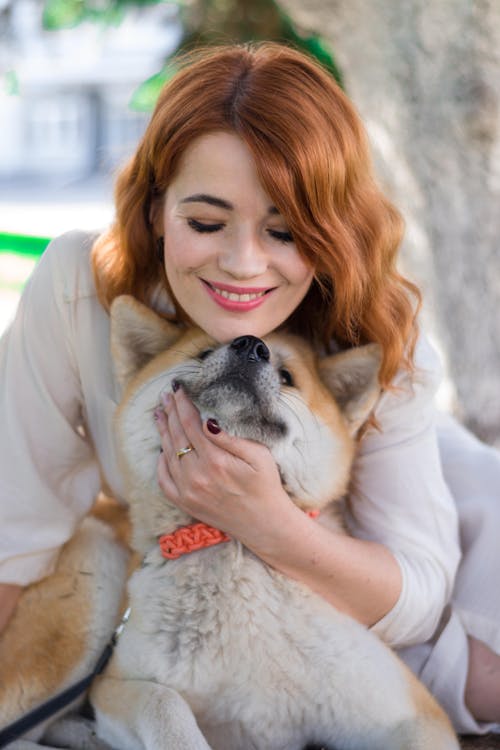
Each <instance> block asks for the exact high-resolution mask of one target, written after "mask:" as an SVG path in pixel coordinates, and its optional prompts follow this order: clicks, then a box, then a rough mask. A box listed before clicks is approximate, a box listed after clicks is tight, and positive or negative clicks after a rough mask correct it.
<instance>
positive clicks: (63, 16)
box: [42, 0, 86, 31]
mask: <svg viewBox="0 0 500 750" xmlns="http://www.w3.org/2000/svg"><path fill="white" fill-rule="evenodd" d="M85 15H86V7H85V1H84V0H46V1H45V6H44V8H43V15H42V23H43V28H44V29H47V30H48V31H55V30H57V29H71V28H73V27H74V26H77V25H78V24H79V23H80V22H81V21H83V19H84V18H85Z"/></svg>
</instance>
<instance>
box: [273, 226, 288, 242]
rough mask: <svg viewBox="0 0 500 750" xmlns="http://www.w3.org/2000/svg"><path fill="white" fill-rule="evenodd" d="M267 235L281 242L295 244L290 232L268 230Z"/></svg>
mask: <svg viewBox="0 0 500 750" xmlns="http://www.w3.org/2000/svg"><path fill="white" fill-rule="evenodd" d="M267 233H268V234H269V235H270V236H271V237H272V238H273V239H275V240H278V241H279V242H293V237H292V235H291V234H290V232H280V231H279V230H278V229H268V230H267Z"/></svg>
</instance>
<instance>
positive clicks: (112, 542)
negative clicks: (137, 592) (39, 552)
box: [0, 499, 129, 738]
mask: <svg viewBox="0 0 500 750" xmlns="http://www.w3.org/2000/svg"><path fill="white" fill-rule="evenodd" d="M105 506H107V507H105ZM99 515H101V516H102V515H103V516H106V517H107V518H108V520H111V519H112V523H113V525H114V526H115V527H117V528H118V527H120V526H121V532H120V533H125V528H126V525H127V522H126V520H125V518H124V515H123V511H122V510H120V509H118V508H117V507H115V504H114V502H112V501H111V500H108V501H104V500H103V499H102V500H101V502H100V506H99V508H97V509H96V516H99ZM128 558H129V553H128V551H127V549H126V545H125V544H124V543H123V542H119V541H117V540H116V539H115V538H114V532H113V529H112V527H111V526H109V525H108V523H106V524H104V523H103V522H102V521H100V520H98V519H97V517H96V518H90V517H89V518H88V519H86V520H85V521H84V522H83V523H82V525H81V526H80V528H79V529H78V530H77V532H76V534H75V535H74V537H73V538H72V539H71V540H70V541H69V542H68V543H67V544H66V545H65V546H64V547H63V549H62V550H61V553H60V555H59V558H58V561H57V565H56V569H55V571H54V573H52V574H51V575H49V576H47V577H46V578H44V579H43V580H41V581H39V582H37V583H34V584H32V585H31V586H28V587H27V588H26V589H25V590H24V591H23V593H22V594H21V598H20V600H19V602H18V605H17V608H16V610H15V612H14V615H13V616H12V618H11V620H10V621H9V624H8V626H7V628H6V630H5V631H4V632H3V633H2V636H1V637H0V664H1V681H0V727H4V726H6V725H7V724H10V723H11V722H12V721H15V720H16V719H18V718H19V717H20V716H22V715H23V714H24V713H27V712H28V711H30V710H31V709H32V708H35V707H36V706H37V705H39V704H40V703H42V702H44V701H45V700H47V699H48V698H50V697H52V696H53V695H55V694H57V693H59V692H60V691H61V690H62V689H64V688H65V687H68V686H69V685H71V684H73V683H74V682H76V681H77V680H79V679H81V678H82V677H84V676H85V675H86V674H87V673H88V672H90V671H91V669H92V668H93V667H94V664H95V662H96V660H97V657H98V656H99V654H100V652H101V651H102V649H103V648H104V645H105V643H106V642H107V640H108V639H109V637H110V635H111V633H112V631H113V628H114V627H115V625H116V622H117V619H118V615H119V611H120V600H121V598H122V592H123V590H124V583H125V579H126V572H127V560H128ZM46 723H47V722H46ZM42 730H43V727H42V726H40V727H38V728H37V729H36V730H34V731H33V737H35V738H37V737H39V736H41V733H42Z"/></svg>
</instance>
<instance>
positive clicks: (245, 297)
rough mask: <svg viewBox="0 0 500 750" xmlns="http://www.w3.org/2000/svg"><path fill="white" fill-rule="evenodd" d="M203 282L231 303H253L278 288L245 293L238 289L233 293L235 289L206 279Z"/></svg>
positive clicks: (249, 290) (250, 290) (253, 290)
mask: <svg viewBox="0 0 500 750" xmlns="http://www.w3.org/2000/svg"><path fill="white" fill-rule="evenodd" d="M201 280H202V281H203V283H204V284H205V285H206V286H207V287H208V288H209V289H210V290H211V291H212V292H214V294H218V295H219V296H220V297H222V298H223V299H226V300H228V301H230V302H253V301H255V300H258V299H261V298H262V297H264V296H265V295H266V294H269V292H272V291H273V289H275V288H276V287H269V288H268V289H248V290H247V289H245V290H244V291H243V289H241V290H240V289H238V291H233V288H231V287H228V288H225V287H220V286H218V285H216V284H212V283H211V282H210V281H206V279H201Z"/></svg>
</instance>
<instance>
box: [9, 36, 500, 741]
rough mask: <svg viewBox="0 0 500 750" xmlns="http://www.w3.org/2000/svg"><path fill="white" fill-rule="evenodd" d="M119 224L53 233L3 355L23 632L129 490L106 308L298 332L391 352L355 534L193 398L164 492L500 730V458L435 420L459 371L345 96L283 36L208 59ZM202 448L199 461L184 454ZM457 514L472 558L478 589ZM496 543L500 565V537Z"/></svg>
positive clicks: (175, 415) (156, 139)
mask: <svg viewBox="0 0 500 750" xmlns="http://www.w3.org/2000/svg"><path fill="white" fill-rule="evenodd" d="M116 210H117V214H116V221H115V223H114V225H113V227H112V228H111V229H110V230H109V231H108V232H107V233H105V234H103V235H101V236H99V237H97V238H95V237H91V236H88V235H84V234H82V233H72V234H70V235H67V236H64V237H62V238H60V239H58V240H56V241H55V242H54V243H52V245H51V247H50V248H49V249H48V250H47V252H46V253H45V255H44V257H43V258H42V260H41V262H40V264H39V266H38V267H37V269H36V271H35V273H34V274H33V277H32V279H31V280H30V282H29V284H28V285H27V288H26V291H25V294H24V296H23V299H22V301H21V304H20V306H19V311H18V314H17V317H16V319H15V321H14V322H13V324H12V326H11V327H10V329H9V330H8V331H7V333H6V334H5V336H4V339H3V341H2V348H1V360H0V361H1V368H2V369H1V372H2V377H3V383H4V388H3V389H2V400H3V403H2V415H3V419H2V426H1V430H0V461H1V463H2V471H1V473H0V476H1V479H0V486H1V492H0V502H1V503H2V510H1V513H2V531H1V535H2V544H1V556H2V559H1V561H0V580H2V581H4V585H3V586H2V589H1V597H2V599H1V604H2V606H1V608H0V611H1V612H2V613H3V620H4V626H5V622H6V621H7V619H8V617H9V614H10V613H11V612H12V611H13V609H14V607H15V603H16V601H17V597H18V595H19V591H20V589H21V587H22V586H24V585H26V584H28V583H30V582H32V581H35V580H38V579H40V578H42V577H44V576H46V575H48V574H49V573H50V572H51V570H52V569H53V566H54V563H55V560H56V558H57V551H58V549H59V547H60V546H61V545H62V544H63V543H64V542H65V541H66V540H67V539H68V538H69V537H70V536H71V534H72V532H73V530H74V529H75V527H76V525H77V523H78V522H79V521H80V520H81V518H82V517H83V516H84V515H85V513H86V512H87V511H88V510H89V508H90V506H91V504H92V501H93V498H94V497H95V494H96V493H97V491H98V489H99V487H100V486H101V482H102V478H103V479H104V481H105V483H106V484H107V485H108V486H109V487H110V488H111V490H112V492H113V493H114V494H115V495H116V496H118V497H119V496H120V494H121V483H120V475H119V471H118V469H117V466H116V458H115V452H114V447H113V437H112V415H113V411H114V408H115V405H116V401H117V399H118V398H119V396H118V394H117V391H116V384H115V381H114V378H113V375H112V367H111V360H110V354H109V319H108V315H107V309H108V308H109V304H110V303H111V301H112V300H113V299H114V297H115V296H117V295H118V294H122V293H128V294H133V295H135V296H136V297H137V298H138V299H140V300H141V301H143V302H146V303H147V304H148V305H150V306H151V307H153V308H155V309H157V310H158V311H160V312H163V313H165V314H170V315H173V316H174V317H175V319H177V320H178V321H179V324H181V325H182V324H185V323H191V322H193V323H195V324H197V325H200V326H201V327H202V328H204V329H205V330H206V331H207V332H208V333H210V334H211V335H212V336H214V337H215V338H216V339H217V340H219V341H228V340H231V339H233V338H235V337H236V336H239V335H242V334H253V335H256V336H265V335H266V334H267V333H269V332H270V331H271V330H273V329H275V328H277V327H279V326H282V325H284V326H287V327H288V328H290V329H292V330H294V331H296V332H297V333H300V334H302V335H305V336H307V337H308V338H309V339H311V340H312V341H314V342H315V343H316V345H317V347H318V348H319V349H321V348H329V347H331V346H332V345H335V346H340V347H350V346H355V345H358V344H361V343H364V342H367V341H376V342H378V343H379V344H380V346H381V348H382V351H383V361H382V367H381V373H380V380H381V384H382V386H383V388H384V391H383V394H382V396H381V398H380V400H379V403H378V405H377V407H376V409H375V412H374V420H373V424H374V425H376V426H377V428H375V427H374V426H371V427H369V428H368V429H367V430H366V431H365V433H364V435H363V436H362V438H361V440H360V444H359V452H358V458H357V460H356V463H355V466H354V474H353V483H352V491H351V493H350V496H349V503H348V522H349V524H350V527H351V529H352V532H353V536H352V537H345V538H344V537H340V538H339V537H337V536H333V535H332V534H331V533H330V532H329V531H328V530H327V528H325V526H323V525H322V524H321V523H318V522H314V521H312V520H311V519H309V518H307V517H306V516H305V515H304V514H303V513H300V512H299V511H297V510H296V509H295V506H294V505H293V504H292V503H291V502H290V501H289V499H288V497H287V495H286V493H285V492H284V491H283V489H282V488H281V486H280V483H279V481H278V477H277V471H276V468H275V466H274V463H273V461H272V459H271V456H270V454H269V453H268V452H267V451H265V450H262V448H261V447H260V446H256V445H255V444H253V443H251V442H249V441H244V440H234V439H233V438H231V439H229V438H228V436H227V435H225V434H224V433H223V432H221V431H220V429H219V428H218V426H217V424H213V423H209V424H201V423H200V418H199V415H198V413H197V412H196V410H195V409H194V407H193V405H192V404H191V403H190V402H189V400H188V399H187V397H186V395H185V394H184V393H183V392H182V390H181V389H178V390H177V391H176V392H175V393H172V394H171V396H170V397H169V398H168V399H167V400H166V403H165V410H164V412H163V413H160V414H159V415H158V429H159V431H160V435H161V441H162V448H163V452H162V453H161V455H160V457H159V463H158V480H159V483H160V486H161V487H162V489H163V490H164V492H165V493H166V494H167V495H168V496H169V498H171V499H172V500H173V501H174V502H176V503H178V504H179V505H180V506H182V507H183V508H185V509H186V510H187V511H188V512H190V513H191V514H192V515H193V516H195V517H196V518H199V519H200V520H202V521H204V522H206V523H209V524H211V525H213V526H217V527H219V528H221V529H223V530H225V531H226V532H228V533H229V534H230V535H231V536H234V537H236V538H238V539H240V540H241V541H242V542H243V543H244V544H245V545H246V546H248V547H249V548H250V549H252V550H253V551H254V552H255V553H256V554H257V555H258V556H260V557H261V558H262V559H263V560H265V561H266V562H268V563H269V564H270V565H273V566H274V567H276V568H277V569H279V570H280V571H282V572H283V573H285V574H287V575H290V576H292V577H294V578H297V579H298V580H301V581H303V582H304V583H306V584H307V585H309V586H310V587H311V588H313V589H314V590H316V591H317V592H318V593H319V594H320V595H322V596H323V597H324V598H325V599H327V600H328V601H330V602H331V603H332V604H334V605H335V606H336V607H338V608H339V609H341V610H343V611H345V612H348V613H349V614H350V615H352V616H353V617H355V618H356V619H358V620H359V621H361V622H362V623H364V624H366V625H367V626H369V627H372V628H374V630H375V631H376V632H377V633H379V634H380V636H381V637H382V638H384V639H385V640H387V641H388V642H389V643H391V644H392V645H393V646H394V647H396V648H399V649H401V653H402V655H403V657H404V658H405V659H406V660H407V661H408V662H409V663H410V664H411V666H412V668H413V669H415V671H416V672H417V673H420V674H421V676H422V678H423V679H424V680H425V681H426V682H427V684H428V685H429V686H430V688H431V690H432V691H433V692H434V693H435V694H436V695H437V697H438V699H439V700H440V701H441V702H442V703H443V705H444V707H445V708H446V709H447V710H448V711H449V713H450V715H451V718H452V719H453V721H454V723H455V726H456V728H457V729H458V730H459V731H468V732H481V731H486V730H488V729H491V728H492V727H491V725H490V724H489V723H485V722H497V721H498V722H500V678H498V675H499V674H500V667H499V665H500V657H498V656H497V655H496V653H495V652H497V653H498V652H499V651H500V638H499V635H498V632H499V630H500V629H499V627H498V615H495V606H494V605H495V603H496V602H495V599H494V598H493V595H494V594H495V593H496V592H495V591H489V589H488V586H487V585H482V586H481V589H482V590H481V591H478V588H479V587H478V586H477V585H471V584H470V581H471V580H472V581H474V582H477V580H478V575H479V571H478V561H477V552H476V550H477V547H478V546H479V547H482V546H483V539H486V538H487V534H488V529H491V528H493V527H494V521H495V518H496V516H494V515H492V514H493V513H494V512H495V513H496V514H497V515H498V510H496V511H495V510H494V507H493V499H494V496H491V492H490V494H489V495H488V486H490V485H492V484H495V478H497V477H499V476H500V461H499V458H498V455H496V454H495V453H494V452H493V451H491V450H490V449H488V448H486V447H484V446H480V444H479V443H478V442H477V441H475V440H474V439H473V438H472V437H471V436H469V435H467V434H466V433H465V432H461V430H460V428H459V427H458V426H456V425H454V424H452V423H449V422H448V423H446V424H445V425H444V426H443V427H442V428H439V430H437V428H436V421H437V416H436V413H435V409H434V406H433V402H432V399H433V394H434V392H435V390H436V387H437V384H438V382H439V372H438V370H439V368H438V365H437V363H436V360H435V356H434V354H433V352H432V351H431V349H430V347H429V345H428V344H427V343H426V341H425V339H424V338H423V337H419V336H418V332H417V324H416V313H417V309H418V303H419V296H418V292H417V290H416V289H415V288H414V287H413V285H411V284H410V283H409V282H408V281H406V280H405V279H403V278H402V277H401V276H400V275H399V274H398V273H397V271H396V269H395V258H396V253H397V248H398V245H399V242H400V239H401V232H402V222H401V219H400V217H399V215H398V213H397V211H396V210H395V209H394V208H393V207H392V206H391V205H390V204H389V203H388V201H387V200H386V199H385V198H384V197H383V196H382V195H381V193H380V192H379V190H378V188H377V187H376V185H375V183H374V180H373V177H372V172H371V166H370V160H369V155H368V150H367V145H366V142H365V136H364V133H363V130H362V126H361V124H360V121H359V119H358V117H357V115H356V113H355V112H354V110H353V107H352V105H351V104H350V103H349V101H348V100H347V99H346V97H345V95H343V93H342V92H341V91H340V89H339V88H338V86H337V85H336V84H335V82H334V81H333V80H332V79H331V77H330V76H329V75H328V74H327V73H325V72H324V71H323V70H322V69H321V68H320V67H319V66H318V65H317V64H315V63H314V62H312V61H311V60H309V59H308V58H306V57H304V56H303V55H302V54H300V53H298V52H295V51H292V50H290V49H287V48H285V47H282V46H279V45H270V44H266V45H262V46H256V47H227V48H220V49H216V50H212V51H206V52H203V53H201V54H199V55H198V56H195V57H194V59H193V60H190V61H189V62H188V63H187V64H185V65H184V66H182V67H181V70H180V72H179V73H178V74H177V76H176V77H175V78H174V79H173V80H172V81H171V82H170V83H169V84H168V86H167V87H166V88H165V90H164V91H163V93H162V95H161V97H160V100H159V102H158V105H157V108H156V110H155V113H154V114H153V117H152V120H151V123H150V125H149V127H148V130H147V132H146V134H145V136H144V138H143V140H142V142H141V144H140V146H139V148H138V150H137V153H136V155H135V157H134V158H133V159H132V161H131V162H130V164H129V165H128V166H127V168H126V169H124V170H123V172H122V173H121V175H120V176H119V179H118V183H117V190H116ZM437 431H439V433H440V436H441V435H442V441H443V442H442V446H441V452H442V459H443V463H444V467H445V469H446V470H447V476H446V479H447V480H448V482H449V483H450V485H451V486H452V487H453V489H454V491H456V492H455V498H454V499H452V496H451V494H450V491H449V488H448V486H447V484H446V482H445V481H444V478H443V474H442V470H441V464H440V455H439V451H438V445H437V439H436V435H437ZM188 444H192V445H193V446H194V447H195V449H196V451H197V461H196V462H194V461H189V460H187V459H186V458H185V459H183V460H182V462H181V461H179V459H178V458H177V456H176V451H177V450H178V449H179V448H182V447H184V446H186V445H188ZM466 462H472V463H471V466H470V469H467V471H466V477H467V480H468V487H467V488H464V487H463V474H464V470H463V467H464V466H465V464H466ZM480 464H481V465H482V468H480V469H479V473H478V470H477V468H476V467H477V466H479V465H480ZM488 473H489V474H488ZM486 474H488V476H486ZM101 477H102V478H101ZM477 478H479V479H480V480H481V482H482V484H478V483H477V481H476V480H477ZM476 484H477V485H478V486H476ZM496 484H497V487H498V482H497V483H496ZM464 489H466V491H465V492H464ZM454 500H455V501H457V502H458V503H459V510H460V511H461V510H462V508H463V509H464V514H463V518H464V519H465V521H464V524H465V525H464V526H463V528H462V540H463V541H464V542H465V543H466V545H467V549H466V550H465V551H466V554H465V556H464V560H463V562H462V563H461V565H460V567H459V568H458V576H457V578H456V582H455V576H456V573H457V567H458V565H459V557H460V550H459V534H458V522H457V511H456V506H455V503H454ZM490 500H491V502H490ZM488 503H489V505H488ZM497 505H498V503H497ZM487 513H488V514H489V515H486V514H487ZM466 516H467V517H466ZM480 523H483V526H484V530H483V531H482V532H481V535H479V531H474V524H475V525H476V529H477V528H478V524H480ZM469 537H470V538H469ZM486 543H488V544H489V546H488V549H487V551H486V552H487V554H489V555H490V560H489V564H490V565H494V564H495V560H494V559H493V556H494V555H495V554H497V553H494V552H493V550H494V549H496V543H494V542H493V540H490V541H489V542H488V541H486ZM471 576H472V578H471ZM474 576H475V577H474ZM486 583H487V582H486ZM496 601H498V594H497V600H496ZM489 609H492V610H493V611H492V612H491V613H490V611H489ZM496 612H498V606H497V608H496ZM495 616H496V617H497V622H496V623H495Z"/></svg>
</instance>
